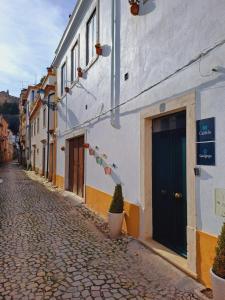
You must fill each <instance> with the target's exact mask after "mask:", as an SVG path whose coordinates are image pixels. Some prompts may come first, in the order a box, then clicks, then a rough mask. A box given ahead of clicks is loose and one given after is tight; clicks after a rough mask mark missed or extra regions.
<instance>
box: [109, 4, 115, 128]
mask: <svg viewBox="0 0 225 300" xmlns="http://www.w3.org/2000/svg"><path fill="white" fill-rule="evenodd" d="M115 25H116V14H115V0H112V8H111V35H112V52H111V101H110V102H111V103H110V104H111V109H112V108H113V107H114V104H115ZM111 125H112V126H114V111H113V110H112V111H111Z"/></svg>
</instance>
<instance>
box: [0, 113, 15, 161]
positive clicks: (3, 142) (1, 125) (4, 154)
mask: <svg viewBox="0 0 225 300" xmlns="http://www.w3.org/2000/svg"><path fill="white" fill-rule="evenodd" d="M8 126H9V124H8V123H7V121H6V120H5V119H4V118H3V116H2V115H0V163H3V162H7V161H11V160H12V159H13V152H14V146H13V135H12V131H11V130H9V129H8Z"/></svg>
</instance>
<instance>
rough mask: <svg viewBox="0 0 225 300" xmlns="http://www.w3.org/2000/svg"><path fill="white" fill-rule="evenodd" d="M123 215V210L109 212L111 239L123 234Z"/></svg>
mask: <svg viewBox="0 0 225 300" xmlns="http://www.w3.org/2000/svg"><path fill="white" fill-rule="evenodd" d="M123 216H124V214H123V212H122V213H118V214H115V213H110V212H109V213H108V222H109V236H110V238H111V239H116V238H118V237H119V236H120V235H121V231H122V225H123Z"/></svg>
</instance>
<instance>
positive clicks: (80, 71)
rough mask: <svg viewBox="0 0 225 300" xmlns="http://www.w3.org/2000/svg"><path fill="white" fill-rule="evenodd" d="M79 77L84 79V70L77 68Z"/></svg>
mask: <svg viewBox="0 0 225 300" xmlns="http://www.w3.org/2000/svg"><path fill="white" fill-rule="evenodd" d="M77 75H78V77H80V78H81V77H83V71H82V69H81V68H77Z"/></svg>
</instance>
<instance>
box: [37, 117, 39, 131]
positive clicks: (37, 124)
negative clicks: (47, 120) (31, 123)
mask: <svg viewBox="0 0 225 300" xmlns="http://www.w3.org/2000/svg"><path fill="white" fill-rule="evenodd" d="M39 127H40V121H39V117H38V118H37V133H39Z"/></svg>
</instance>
